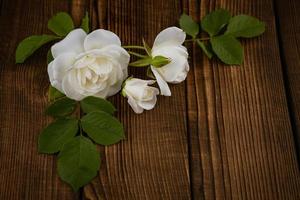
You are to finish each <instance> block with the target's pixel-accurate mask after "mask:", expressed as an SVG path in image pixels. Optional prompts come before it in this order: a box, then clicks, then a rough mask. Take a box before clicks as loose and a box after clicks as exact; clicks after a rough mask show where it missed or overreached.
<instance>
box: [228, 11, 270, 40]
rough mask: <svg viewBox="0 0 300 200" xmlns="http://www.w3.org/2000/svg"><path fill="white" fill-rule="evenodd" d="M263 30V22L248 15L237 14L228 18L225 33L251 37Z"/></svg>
mask: <svg viewBox="0 0 300 200" xmlns="http://www.w3.org/2000/svg"><path fill="white" fill-rule="evenodd" d="M263 32H265V23H264V22H262V21H259V20H258V19H257V18H255V17H251V16H248V15H237V16H234V17H233V18H232V19H231V20H230V22H229V25H228V27H227V31H226V32H225V34H230V35H232V36H234V37H245V38H251V37H255V36H258V35H260V34H262V33H263Z"/></svg>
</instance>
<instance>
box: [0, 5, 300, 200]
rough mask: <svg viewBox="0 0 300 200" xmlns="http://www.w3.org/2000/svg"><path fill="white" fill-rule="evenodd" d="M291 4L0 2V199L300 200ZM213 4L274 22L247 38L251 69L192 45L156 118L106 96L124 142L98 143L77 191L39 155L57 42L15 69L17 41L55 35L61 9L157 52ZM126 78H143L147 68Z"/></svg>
mask: <svg viewBox="0 0 300 200" xmlns="http://www.w3.org/2000/svg"><path fill="white" fill-rule="evenodd" d="M295 2H296V0H294V1H292V0H288V2H287V3H285V1H281V0H276V5H277V6H276V8H277V9H276V10H278V12H274V5H275V4H274V3H273V1H272V0H265V1H261V0H243V1H239V0H215V1H209V0H202V1H198V0H182V1H177V0H163V1H157V0H74V1H65V0H52V1H42V0H30V1H29V2H25V1H21V0H14V1H13V0H10V1H9V0H0V29H1V30H0V44H1V46H0V112H1V117H0V199H82V198H83V199H108V200H111V199H117V200H120V199H122V200H123V199H124V200H125V199H128V200H134V199H138V200H139V199H149V200H155V199H180V200H181V199H204V198H205V199H225V198H226V199H300V196H299V189H300V176H299V166H298V164H297V157H296V150H295V145H294V138H293V130H292V126H296V127H298V125H297V124H299V123H298V121H297V120H298V118H297V117H298V110H299V105H298V101H297V98H298V97H297V92H298V90H297V85H296V84H297V80H298V79H297V77H296V75H297V64H299V62H298V60H297V56H298V55H297V54H295V53H294V52H292V50H290V49H289V47H292V46H293V45H294V47H295V48H294V49H297V46H296V45H297V34H296V33H294V32H297V22H296V15H297V14H298V13H297V9H298V7H299V6H298V7H297V4H298V3H295ZM294 5H296V8H294ZM284 7H286V8H284ZM216 8H226V9H228V10H230V11H231V12H232V13H233V14H238V13H245V14H249V15H253V16H255V17H258V18H260V19H261V20H263V21H265V22H266V25H267V26H266V27H267V29H266V32H265V34H264V35H263V36H261V37H259V38H255V39H249V40H242V43H243V46H244V50H245V61H244V64H243V65H242V66H240V67H238V66H225V65H223V64H221V63H220V62H219V61H217V60H213V61H209V60H208V59H207V58H206V57H205V56H203V53H202V52H201V51H200V50H199V48H197V47H196V46H193V45H189V52H190V55H191V56H190V66H191V71H190V73H189V75H188V78H187V81H186V82H184V83H181V84H178V85H172V86H171V90H172V97H160V98H159V100H158V104H157V106H156V107H155V109H154V110H151V111H146V112H144V113H143V114H141V115H137V114H135V113H134V112H133V111H132V110H131V108H130V107H129V106H128V104H127V102H126V99H124V98H123V97H121V96H120V95H117V96H115V97H112V98H110V100H112V102H113V103H114V104H115V105H116V107H117V108H118V112H117V117H118V118H119V119H120V120H121V121H122V122H123V123H124V126H125V130H126V140H124V141H122V142H121V143H119V144H116V145H113V146H110V147H105V148H104V147H100V151H101V153H102V167H101V170H100V173H99V177H96V178H95V179H94V180H93V181H92V183H91V184H89V185H88V186H86V187H84V189H83V190H82V191H81V192H82V193H83V195H82V196H81V194H80V193H81V192H79V193H74V192H72V190H71V189H70V187H69V186H67V185H66V184H65V183H62V182H61V181H60V180H59V178H58V176H57V172H56V158H55V157H54V156H46V155H39V154H38V153H37V138H38V135H39V132H40V131H41V129H42V128H43V127H44V126H45V125H46V124H48V123H49V122H50V121H51V119H50V118H47V117H46V116H45V115H44V114H43V110H44V108H45V107H46V105H47V96H46V94H47V89H48V85H49V81H48V77H47V72H46V68H47V66H46V63H45V58H46V52H47V49H48V48H49V46H48V47H44V48H42V50H41V51H39V52H38V53H36V54H35V55H34V56H32V57H31V58H30V59H28V60H27V61H26V63H25V64H22V65H15V64H14V53H15V48H16V46H17V44H18V42H19V41H20V40H21V39H23V38H25V37H26V36H29V35H32V34H42V33H48V31H47V25H46V24H47V20H48V19H49V18H50V17H51V16H52V15H53V14H54V13H56V12H59V11H67V12H70V14H71V15H72V16H73V18H74V19H75V22H76V24H77V25H78V24H79V23H80V20H81V18H82V16H83V15H84V13H85V11H86V10H87V11H89V13H90V15H91V17H90V18H91V21H92V24H91V25H92V27H93V29H96V28H106V29H109V30H111V31H114V32H116V33H117V34H118V35H119V36H120V38H121V40H122V42H123V44H141V40H142V38H143V37H144V38H145V39H146V41H147V42H148V43H150V44H151V43H152V42H153V40H154V38H155V36H156V34H157V33H158V32H159V31H161V30H162V29H163V28H166V27H168V26H173V25H177V22H178V18H179V16H180V14H181V13H182V12H183V11H185V12H186V13H188V14H190V15H191V16H193V18H194V19H196V20H197V21H199V20H200V19H201V18H202V17H203V16H204V15H205V14H207V13H208V12H210V11H212V10H214V9H216ZM293 8H294V9H293ZM290 10H292V11H291V12H289V11H290ZM276 13H278V14H279V15H278V16H276ZM276 19H278V21H279V24H280V29H279V30H280V31H281V32H280V34H279V35H280V36H281V37H278V34H277V32H276V28H278V27H276V24H275V21H276ZM291 19H292V21H293V22H292V23H291V24H287V23H288V22H289V21H290V20H291ZM291 27H292V28H291ZM293 31H294V32H293ZM280 38H282V44H284V45H282V46H283V49H282V50H280V46H279V43H278V39H279V40H280ZM280 51H281V52H282V53H283V55H281V57H282V58H284V59H285V60H286V61H284V62H282V60H280ZM295 52H296V51H295ZM293 53H294V54H293ZM290 60H291V61H290ZM281 63H283V64H284V65H286V66H287V73H285V69H284V70H282V69H283V68H282V67H285V66H283V65H281ZM130 71H131V72H132V73H133V74H134V76H136V77H140V78H145V75H144V74H145V71H144V70H143V69H131V70H130ZM285 75H286V76H287V77H286V79H287V80H288V84H287V85H288V88H290V89H289V90H290V92H288V95H286V90H285V87H284V86H285V85H284V79H285ZM299 80H300V79H299ZM289 97H292V98H293V100H292V101H291V105H292V106H291V107H290V110H289V106H288V101H287V99H288V98H289ZM289 112H290V113H291V116H293V118H294V119H295V122H296V123H295V124H293V123H294V121H293V120H290V115H289ZM294 131H295V132H296V133H297V131H299V129H298V128H297V129H296V130H294Z"/></svg>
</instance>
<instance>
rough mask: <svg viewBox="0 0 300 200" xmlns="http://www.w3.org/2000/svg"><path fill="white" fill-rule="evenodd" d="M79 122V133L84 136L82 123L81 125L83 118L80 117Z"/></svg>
mask: <svg viewBox="0 0 300 200" xmlns="http://www.w3.org/2000/svg"><path fill="white" fill-rule="evenodd" d="M78 124H79V133H80V136H82V125H81V119H79V121H78Z"/></svg>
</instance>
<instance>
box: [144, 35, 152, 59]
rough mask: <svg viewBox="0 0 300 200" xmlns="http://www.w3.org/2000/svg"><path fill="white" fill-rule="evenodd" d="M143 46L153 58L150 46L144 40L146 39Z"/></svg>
mask: <svg viewBox="0 0 300 200" xmlns="http://www.w3.org/2000/svg"><path fill="white" fill-rule="evenodd" d="M143 46H144V48H145V51H146V52H147V54H148V56H150V57H151V48H150V47H149V45H148V44H147V42H146V41H145V40H144V38H143Z"/></svg>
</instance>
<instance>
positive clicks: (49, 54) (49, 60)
mask: <svg viewBox="0 0 300 200" xmlns="http://www.w3.org/2000/svg"><path fill="white" fill-rule="evenodd" d="M53 60H54V58H53V56H52V53H51V49H49V50H48V52H47V64H49V63H51V62H52V61H53Z"/></svg>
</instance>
